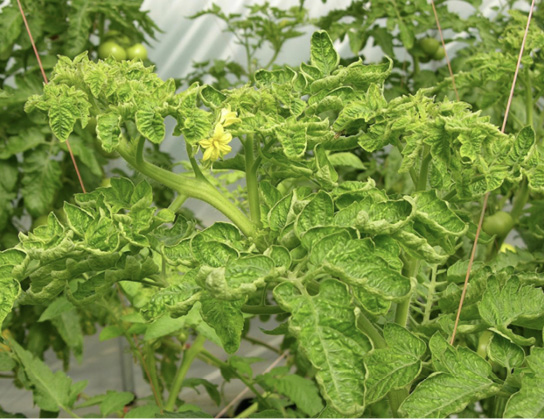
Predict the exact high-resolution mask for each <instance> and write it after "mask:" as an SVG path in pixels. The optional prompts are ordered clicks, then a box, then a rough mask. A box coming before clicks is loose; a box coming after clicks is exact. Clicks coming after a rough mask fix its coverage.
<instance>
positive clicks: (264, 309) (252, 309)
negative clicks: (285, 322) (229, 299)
mask: <svg viewBox="0 0 544 419" xmlns="http://www.w3.org/2000/svg"><path fill="white" fill-rule="evenodd" d="M241 310H242V313H247V314H281V313H285V310H283V309H282V308H281V307H280V306H259V305H249V304H245V305H243V306H242V308H241Z"/></svg>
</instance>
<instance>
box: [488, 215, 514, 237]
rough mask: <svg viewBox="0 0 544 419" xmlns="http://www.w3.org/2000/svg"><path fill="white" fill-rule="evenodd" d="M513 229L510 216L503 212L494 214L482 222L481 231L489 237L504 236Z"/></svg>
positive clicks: (512, 221)
mask: <svg viewBox="0 0 544 419" xmlns="http://www.w3.org/2000/svg"><path fill="white" fill-rule="evenodd" d="M512 227H514V220H513V218H512V216H511V215H510V214H508V213H507V212H504V211H499V212H496V213H495V214H493V215H490V216H489V217H487V218H486V219H485V220H484V223H483V225H482V229H483V230H484V231H485V232H486V233H487V234H491V235H497V236H499V237H504V236H506V235H507V234H508V233H509V232H510V230H512Z"/></svg>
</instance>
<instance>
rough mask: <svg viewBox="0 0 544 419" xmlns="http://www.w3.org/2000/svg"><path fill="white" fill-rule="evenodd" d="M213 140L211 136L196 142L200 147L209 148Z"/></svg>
mask: <svg viewBox="0 0 544 419" xmlns="http://www.w3.org/2000/svg"><path fill="white" fill-rule="evenodd" d="M212 143H213V140H212V139H211V138H207V139H205V140H200V141H199V142H198V144H200V146H201V147H204V148H209V147H211V146H212Z"/></svg>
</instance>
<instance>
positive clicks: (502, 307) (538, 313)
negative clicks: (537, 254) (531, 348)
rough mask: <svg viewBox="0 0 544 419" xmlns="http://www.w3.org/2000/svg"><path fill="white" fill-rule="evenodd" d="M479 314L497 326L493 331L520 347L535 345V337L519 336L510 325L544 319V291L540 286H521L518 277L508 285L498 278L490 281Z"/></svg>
mask: <svg viewBox="0 0 544 419" xmlns="http://www.w3.org/2000/svg"><path fill="white" fill-rule="evenodd" d="M478 311H479V312H480V316H481V317H482V319H483V320H484V321H485V322H486V323H487V324H488V325H490V326H493V328H492V329H491V330H493V331H495V332H497V333H499V334H500V335H502V336H503V337H505V338H507V339H508V340H510V341H511V342H513V343H515V344H517V345H522V346H528V345H532V344H534V342H535V338H525V337H522V336H519V335H516V334H515V333H514V332H512V331H511V330H510V329H508V326H509V325H510V324H517V325H520V326H523V325H524V323H525V322H527V321H531V320H535V319H539V318H541V317H542V316H544V292H543V291H542V289H541V288H539V287H534V286H532V285H524V284H522V283H520V280H519V279H518V277H517V276H510V277H508V279H507V280H506V282H505V283H504V285H501V284H500V283H499V280H498V279H497V278H490V279H489V280H488V281H487V288H486V290H485V292H484V295H483V296H482V300H481V301H480V302H479V303H478ZM541 327H542V326H541Z"/></svg>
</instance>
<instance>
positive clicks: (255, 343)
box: [243, 336, 281, 355]
mask: <svg viewBox="0 0 544 419" xmlns="http://www.w3.org/2000/svg"><path fill="white" fill-rule="evenodd" d="M243 339H244V340H247V341H248V342H249V343H252V344H253V345H260V346H262V347H264V348H266V349H269V350H270V351H272V352H275V353H277V354H278V355H281V350H279V349H278V348H274V347H273V346H272V345H269V344H268V343H266V342H263V341H262V340H259V339H255V338H252V337H251V336H244V337H243Z"/></svg>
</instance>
